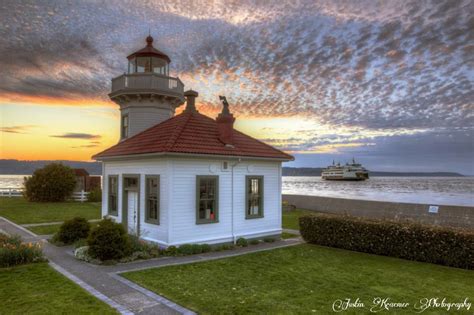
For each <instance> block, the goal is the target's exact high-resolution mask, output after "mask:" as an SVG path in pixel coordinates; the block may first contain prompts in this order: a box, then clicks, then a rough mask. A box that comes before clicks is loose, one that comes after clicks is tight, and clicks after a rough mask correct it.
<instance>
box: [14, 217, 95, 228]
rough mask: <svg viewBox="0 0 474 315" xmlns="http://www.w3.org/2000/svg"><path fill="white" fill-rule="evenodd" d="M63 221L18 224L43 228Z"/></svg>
mask: <svg viewBox="0 0 474 315" xmlns="http://www.w3.org/2000/svg"><path fill="white" fill-rule="evenodd" d="M100 220H101V219H93V220H89V222H99V221H100ZM63 223H64V221H56V222H45V223H28V224H20V225H21V226H24V227H32V226H45V225H58V224H63Z"/></svg>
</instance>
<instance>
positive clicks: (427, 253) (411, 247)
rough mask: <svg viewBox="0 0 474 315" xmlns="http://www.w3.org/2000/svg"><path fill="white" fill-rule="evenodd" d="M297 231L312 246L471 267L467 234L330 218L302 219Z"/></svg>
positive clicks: (472, 248) (472, 239) (473, 250)
mask: <svg viewBox="0 0 474 315" xmlns="http://www.w3.org/2000/svg"><path fill="white" fill-rule="evenodd" d="M300 231H301V235H302V237H303V239H304V240H305V241H307V242H309V243H313V244H318V245H323V246H330V247H337V248H343V249H348V250H354V251H359V252H364V253H370V254H376V255H384V256H392V257H397V258H403V259H408V260H416V261H422V262H428V263H434V264H440V265H446V266H451V267H458V268H466V269H473V268H474V233H473V232H471V231H463V230H456V229H452V228H445V227H436V226H426V225H419V224H413V223H400V222H392V221H375V220H367V219H359V218H355V217H348V216H334V215H318V216H314V215H313V216H303V217H301V218H300Z"/></svg>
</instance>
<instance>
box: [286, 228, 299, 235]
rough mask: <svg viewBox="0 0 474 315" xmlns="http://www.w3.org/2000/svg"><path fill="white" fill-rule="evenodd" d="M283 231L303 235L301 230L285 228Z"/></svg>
mask: <svg viewBox="0 0 474 315" xmlns="http://www.w3.org/2000/svg"><path fill="white" fill-rule="evenodd" d="M283 232H286V233H290V234H296V235H301V233H300V231H299V230H292V229H283Z"/></svg>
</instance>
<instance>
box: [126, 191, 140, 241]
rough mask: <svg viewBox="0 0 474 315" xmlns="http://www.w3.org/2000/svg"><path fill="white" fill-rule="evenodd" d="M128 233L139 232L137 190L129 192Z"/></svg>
mask: <svg viewBox="0 0 474 315" xmlns="http://www.w3.org/2000/svg"><path fill="white" fill-rule="evenodd" d="M127 205H128V208H127V210H128V217H127V221H128V233H130V234H137V232H138V231H137V227H138V224H137V223H138V213H137V210H138V194H137V192H135V191H129V192H128V203H127Z"/></svg>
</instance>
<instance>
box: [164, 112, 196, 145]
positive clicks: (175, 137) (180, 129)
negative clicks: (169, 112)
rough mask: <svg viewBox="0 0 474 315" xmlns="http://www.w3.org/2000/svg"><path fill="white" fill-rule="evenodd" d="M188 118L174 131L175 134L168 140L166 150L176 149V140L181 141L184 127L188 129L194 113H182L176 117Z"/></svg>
mask: <svg viewBox="0 0 474 315" xmlns="http://www.w3.org/2000/svg"><path fill="white" fill-rule="evenodd" d="M186 114H187V116H188V117H186V120H185V121H184V122H183V123H182V124H181V126H178V128H175V130H174V131H173V134H172V135H171V137H170V138H169V139H168V141H167V143H166V146H165V147H166V150H171V148H173V147H174V145H175V144H176V140H178V139H179V136H180V135H181V133H182V132H183V130H184V127H186V125H187V123H188V121H189V120H190V119H191V116H192V115H193V113H184V112H183V113H181V114H179V115H176V116H175V117H179V116H181V115H183V116H184V115H186Z"/></svg>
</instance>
